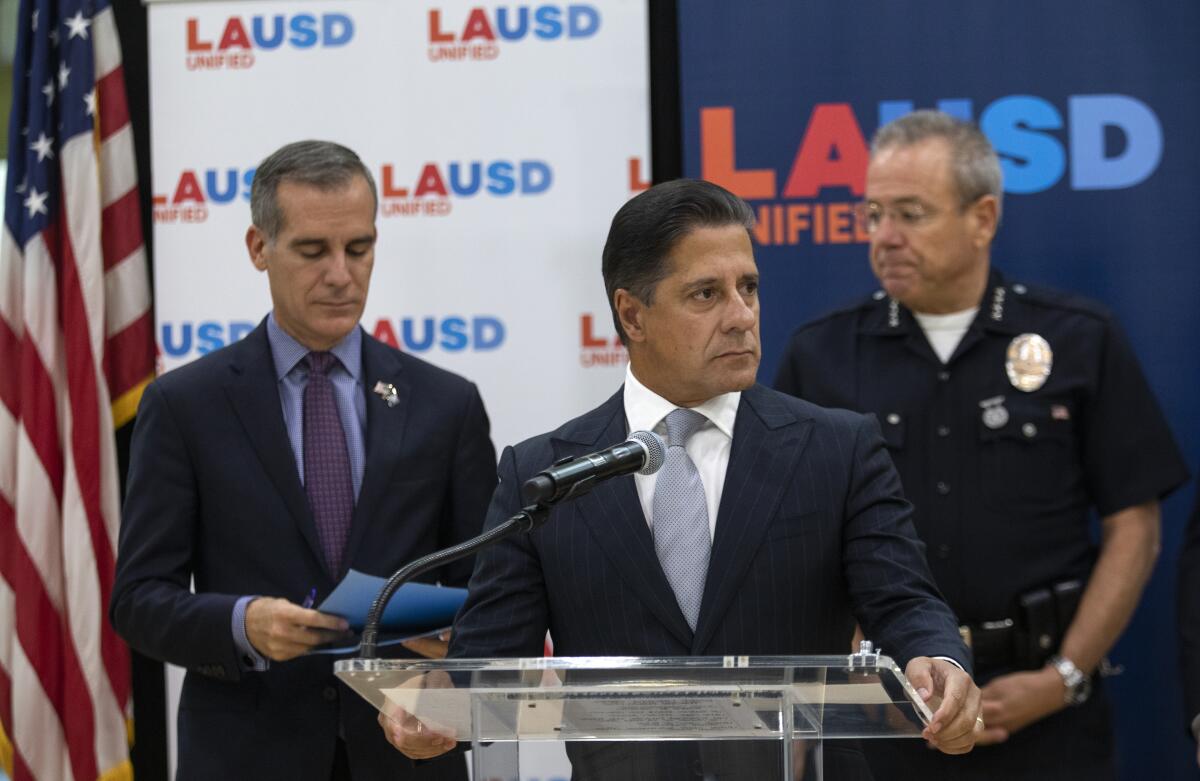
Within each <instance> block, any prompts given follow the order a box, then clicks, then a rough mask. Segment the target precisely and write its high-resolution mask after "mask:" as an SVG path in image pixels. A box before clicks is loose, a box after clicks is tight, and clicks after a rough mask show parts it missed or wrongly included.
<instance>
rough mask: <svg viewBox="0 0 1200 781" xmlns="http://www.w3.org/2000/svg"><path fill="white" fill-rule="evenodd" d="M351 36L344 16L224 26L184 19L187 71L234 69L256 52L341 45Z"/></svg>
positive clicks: (233, 21) (235, 21) (260, 19)
mask: <svg viewBox="0 0 1200 781" xmlns="http://www.w3.org/2000/svg"><path fill="white" fill-rule="evenodd" d="M353 37H354V20H352V19H351V18H350V17H349V16H346V15H345V14H321V15H320V16H317V15H315V14H292V15H290V16H289V15H286V14H275V15H273V16H261V15H256V16H251V17H249V19H248V20H244V19H243V18H242V17H240V16H231V17H229V18H228V19H226V20H225V21H224V23H219V22H210V21H209V20H203V21H202V20H201V19H198V18H195V17H192V18H189V19H188V20H187V68H188V70H219V69H222V68H226V69H231V70H236V69H243V68H250V67H252V66H253V65H254V54H255V52H256V51H263V52H266V51H272V50H274V49H278V48H280V47H282V46H288V47H290V48H293V49H312V48H314V47H326V48H329V47H335V46H345V45H346V44H347V43H349V42H350V39H351V38H353Z"/></svg>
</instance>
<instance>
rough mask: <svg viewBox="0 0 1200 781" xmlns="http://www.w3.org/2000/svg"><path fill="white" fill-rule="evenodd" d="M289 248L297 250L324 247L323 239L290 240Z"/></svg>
mask: <svg viewBox="0 0 1200 781" xmlns="http://www.w3.org/2000/svg"><path fill="white" fill-rule="evenodd" d="M290 246H292V247H296V248H299V247H324V246H325V239H315V238H314V239H306V238H298V239H292V241H291V244H290Z"/></svg>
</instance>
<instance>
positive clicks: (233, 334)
mask: <svg viewBox="0 0 1200 781" xmlns="http://www.w3.org/2000/svg"><path fill="white" fill-rule="evenodd" d="M253 330H254V323H249V322H246V321H244V320H241V321H234V322H232V323H230V324H229V343H230V344H233V343H234V342H239V341H241V340H242V338H243V337H245V336H246V334H248V333H250V332H251V331H253Z"/></svg>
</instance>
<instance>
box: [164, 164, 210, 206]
mask: <svg viewBox="0 0 1200 781" xmlns="http://www.w3.org/2000/svg"><path fill="white" fill-rule="evenodd" d="M184 201H195V202H196V203H204V191H203V190H201V189H200V182H198V181H197V180H196V174H194V173H192V172H191V171H184V172H183V173H182V174H180V175H179V186H178V187H176V188H175V197H174V198H172V199H171V203H176V204H178V203H183V202H184Z"/></svg>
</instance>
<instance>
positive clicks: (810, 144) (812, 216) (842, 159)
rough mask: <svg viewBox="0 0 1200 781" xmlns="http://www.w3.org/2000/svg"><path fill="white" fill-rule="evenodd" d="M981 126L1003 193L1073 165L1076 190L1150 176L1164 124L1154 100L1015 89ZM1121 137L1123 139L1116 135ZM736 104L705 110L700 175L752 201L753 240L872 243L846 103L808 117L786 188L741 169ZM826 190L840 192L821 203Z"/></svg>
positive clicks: (897, 104)
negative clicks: (862, 212)
mask: <svg viewBox="0 0 1200 781" xmlns="http://www.w3.org/2000/svg"><path fill="white" fill-rule="evenodd" d="M937 107H938V108H939V109H941V110H942V111H945V112H946V113H948V114H953V115H955V116H958V117H961V118H963V119H972V118H973V106H972V102H971V101H970V100H966V99H957V100H943V101H939V102H938V105H937ZM913 108H914V106H913V102H912V101H906V100H888V101H882V102H880V103H879V107H878V118H879V125H881V126H882V125H883V124H886V123H887V122H890V121H891V120H893V119H896V118H897V117H900V116H903V115H904V114H906V113H908V112H910V111H912V110H913ZM978 121H979V127H980V128H981V129H982V130H983V132H984V133H985V134H986V135H987V136H988V138H989V139H991V142H992V144H993V145H994V146H995V148H996V152H997V153H999V155H1000V164H1001V167H1002V168H1003V170H1004V189H1005V191H1006V192H1009V193H1016V194H1027V193H1036V192H1041V191H1043V190H1048V189H1050V188H1051V187H1053V186H1054V185H1056V184H1058V183H1059V182H1060V181H1061V180H1062V179H1063V178H1064V176H1065V175H1066V172H1067V169H1068V163H1069V168H1070V186H1071V189H1073V190H1116V189H1121V188H1125V187H1132V186H1134V185H1136V184H1138V183H1139V182H1142V181H1144V180H1145V179H1146V178H1147V177H1149V176H1150V175H1152V174H1153V173H1154V171H1155V170H1156V169H1157V168H1158V164H1159V162H1160V160H1161V159H1162V148H1163V135H1162V125H1161V124H1160V123H1159V120H1158V117H1157V116H1156V115H1155V113H1154V111H1153V110H1151V108H1150V107H1149V106H1147V105H1146V104H1145V103H1143V102H1141V101H1140V100H1138V99H1136V98H1132V97H1128V96H1126V95H1071V96H1069V97H1068V98H1067V110H1066V122H1065V127H1066V133H1065V135H1066V139H1065V141H1064V139H1062V138H1060V137H1059V136H1060V135H1062V133H1061V132H1059V133H1057V134H1056V132H1055V131H1062V130H1063V129H1064V120H1063V112H1061V111H1060V110H1059V109H1058V108H1056V107H1055V106H1054V105H1053V104H1052V103H1050V102H1049V101H1047V100H1045V99H1043V98H1039V97H1035V96H1032V95H1010V96H1007V97H1003V98H1000V99H998V100H995V101H993V102H992V103H990V104H988V106H987V107H986V108H985V109H984V110H983V111H982V113H980V115H979V120H978ZM1116 139H1121V140H1120V141H1117V140H1116ZM734 150H735V146H734V110H733V108H731V107H728V106H714V107H709V108H702V109H701V110H700V170H701V176H702V177H703V178H705V179H707V180H709V181H711V182H714V183H716V184H719V185H721V186H722V187H725V188H726V189H728V190H731V191H732V192H734V193H737V194H738V195H740V196H741V197H743V198H745V199H746V200H748V201H759V202H764V201H765V203H759V204H755V205H756V208H757V212H758V224H757V225H756V226H755V230H754V236H755V239H756V240H757V241H758V243H759V244H762V245H792V244H800V243H801V242H802V241H807V242H809V243H812V244H847V243H851V242H866V241H867V234H866V232H865V231H864V230H863V228H862V226H860V225H857V224H856V222H857V221H856V220H855V217H854V213H855V212H854V204H855V203H856V202H857V200H858V199H860V198H862V196H863V188H864V184H865V180H866V172H867V158H868V147H867V141H866V137H865V136H864V134H863V132H862V129H861V125H860V124H859V121H858V119H857V118H856V117H855V116H854V112H853V111H852V110H851V108H850V105H849V104H847V103H818V104H817V105H815V106H814V107H813V110H812V113H811V115H810V116H809V120H808V127H807V128H805V130H804V135H803V136H802V137H801V139H800V145H799V147H798V148H797V149H796V155H795V158H794V159H793V161H792V165H791V169H790V171H789V172H788V175H787V179H786V181H785V183H784V185H783V189H782V191H781V190H779V189H778V187H777V186H776V171H774V170H772V169H769V168H759V169H739V168H738V167H737V164H736V160H735V152H734ZM827 190H833V191H834V193H833V194H834V197H836V196H837V195H840V194H842V193H848V194H849V195H850V196H851V197H852V198H853V200H818V199H820V198H821V196H822V195H825V194H826V192H825V191H827Z"/></svg>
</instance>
